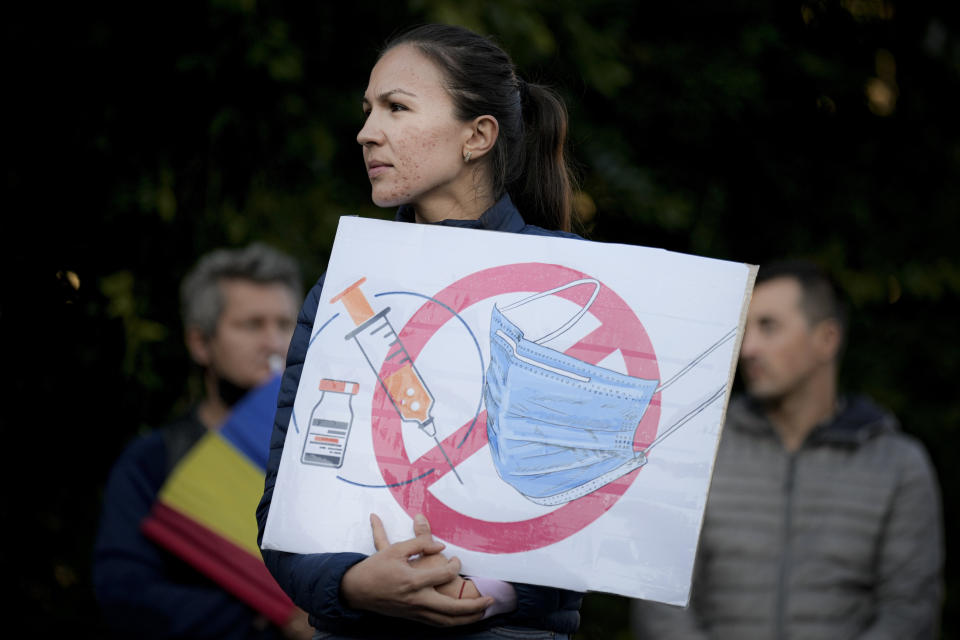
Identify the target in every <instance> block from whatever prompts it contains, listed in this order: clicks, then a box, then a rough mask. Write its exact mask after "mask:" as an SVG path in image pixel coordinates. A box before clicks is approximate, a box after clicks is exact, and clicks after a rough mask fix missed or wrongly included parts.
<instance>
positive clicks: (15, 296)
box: [0, 0, 960, 639]
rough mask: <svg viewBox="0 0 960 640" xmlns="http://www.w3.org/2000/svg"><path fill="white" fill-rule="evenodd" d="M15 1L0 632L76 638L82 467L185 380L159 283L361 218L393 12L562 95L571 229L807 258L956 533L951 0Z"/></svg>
mask: <svg viewBox="0 0 960 640" xmlns="http://www.w3.org/2000/svg"><path fill="white" fill-rule="evenodd" d="M26 4H27V3H20V6H18V7H17V8H13V9H11V8H9V7H7V8H6V10H5V14H6V15H5V18H4V20H3V32H4V37H3V47H4V50H5V51H4V53H5V55H4V56H3V59H4V71H5V73H4V74H3V78H4V85H5V88H6V91H4V94H5V95H6V98H5V99H4V103H5V107H6V108H5V109H4V111H5V115H4V116H3V121H4V125H5V126H4V133H3V149H4V151H5V153H4V164H5V167H4V187H5V188H4V192H5V197H4V200H5V204H4V207H3V209H4V213H3V223H2V224H3V226H2V229H3V233H2V242H3V244H2V255H3V263H2V265H3V277H2V298H0V305H2V306H0V329H2V333H0V340H2V352H0V353H2V354H3V357H4V360H5V362H6V370H7V375H6V379H7V383H5V384H4V401H3V406H4V411H3V414H2V415H3V423H2V429H3V442H4V448H3V451H4V452H5V453H6V457H7V461H6V464H4V465H3V467H4V469H5V475H6V477H5V482H4V489H5V495H4V499H3V500H2V501H0V504H2V507H0V508H2V516H3V523H4V533H5V536H6V543H5V544H4V549H3V556H2V557H3V575H4V577H5V580H6V586H7V588H8V589H10V591H11V592H12V594H13V595H12V598H8V611H11V612H14V613H15V615H16V619H18V620H25V621H27V623H28V624H29V626H30V627H31V628H32V629H33V632H34V633H33V635H34V636H35V637H46V636H51V637H52V636H54V635H56V636H61V635H62V634H63V633H65V632H66V633H70V634H76V635H80V636H82V637H83V636H91V635H94V636H95V635H97V634H98V633H100V632H101V631H102V627H101V622H100V620H99V617H98V615H97V610H96V604H95V602H94V600H93V596H92V591H91V586H90V563H89V560H90V550H91V545H92V541H93V536H94V533H95V528H96V521H97V515H98V511H99V507H100V497H101V491H102V487H103V483H104V481H105V478H106V475H107V472H108V470H109V467H110V464H111V463H112V461H113V460H114V459H115V457H116V456H117V455H118V454H119V452H120V451H121V449H122V448H123V447H124V446H125V445H126V444H127V443H128V442H129V441H130V439H131V438H133V437H135V436H136V435H137V434H138V433H141V432H143V431H144V430H146V429H148V428H149V427H151V426H155V425H158V424H160V423H161V422H163V421H164V419H165V418H167V417H168V416H169V415H170V414H171V413H172V412H174V411H176V410H179V409H181V408H183V407H184V406H186V404H187V403H188V402H189V401H190V399H191V398H192V397H195V394H196V391H197V388H198V387H197V378H196V375H195V374H196V372H195V371H193V370H192V369H191V367H190V365H189V363H188V360H187V357H186V353H185V350H184V349H183V346H182V334H181V330H180V326H179V316H178V304H177V286H178V283H179V280H180V278H181V277H182V276H183V274H184V273H185V271H186V270H187V269H188V268H189V267H190V265H192V264H193V262H194V261H195V260H196V258H197V257H198V256H199V255H200V254H202V253H203V252H205V251H207V250H210V249H212V248H214V247H217V246H221V245H231V246H239V245H243V244H246V243H248V242H250V241H253V240H263V241H266V242H269V243H272V244H274V245H275V246H277V247H279V248H281V249H283V250H285V251H288V252H290V253H291V254H293V255H294V256H295V257H296V258H297V259H298V260H299V261H300V263H301V265H302V266H303V271H304V275H305V279H306V280H307V281H308V282H312V281H314V280H315V279H316V277H317V276H319V275H320V273H321V272H322V271H323V269H324V265H325V263H326V259H327V257H328V252H329V250H330V245H331V242H332V239H333V231H334V229H335V226H336V222H337V219H338V217H339V216H340V215H344V214H360V215H363V216H377V217H390V216H392V212H387V211H381V210H377V209H375V208H374V207H373V206H372V204H371V203H370V201H369V185H368V182H367V178H366V176H365V173H364V171H363V167H362V161H361V156H360V153H359V148H358V146H357V144H356V141H355V137H356V133H357V131H358V129H359V127H360V126H361V111H360V96H361V94H362V92H363V89H364V87H365V85H366V81H367V78H368V75H369V70H370V67H371V66H372V64H373V62H374V60H375V55H376V51H377V49H378V47H379V46H380V45H381V44H382V43H383V41H384V40H385V39H386V38H387V37H388V36H389V35H390V34H391V33H392V32H393V31H394V30H396V29H399V28H401V27H404V26H407V25H410V24H412V23H415V22H424V21H448V22H455V23H459V24H464V25H466V26H468V27H471V28H474V29H476V30H478V31H481V32H484V33H491V34H495V35H496V36H497V37H498V38H499V40H500V41H501V42H502V43H503V44H504V46H505V48H506V49H507V50H508V51H510V52H511V53H512V54H513V56H514V59H515V61H516V62H517V64H518V66H519V68H520V70H521V73H522V75H523V76H524V77H525V78H526V79H528V80H530V81H542V82H547V83H550V84H552V85H554V86H555V87H556V88H558V90H559V91H560V92H561V93H562V94H563V96H564V97H565V98H566V100H567V103H568V105H569V108H570V112H571V117H572V130H571V150H572V152H573V155H574V157H575V158H576V160H577V163H578V168H579V173H580V179H581V186H582V195H581V196H580V197H579V199H578V208H579V211H580V212H581V214H582V216H583V220H584V223H583V226H582V228H581V229H580V230H581V231H582V232H583V233H584V234H585V235H587V236H588V237H590V238H592V239H594V240H600V241H615V242H628V243H636V244H643V245H648V246H658V247H664V248H667V249H671V250H674V251H681V252H686V253H695V254H699V255H705V256H711V257H716V258H722V259H729V260H736V261H740V262H750V263H755V264H756V263H763V262H765V261H769V260H771V259H774V258H781V257H801V256H802V257H808V258H812V259H814V260H816V261H818V262H819V263H821V264H822V265H824V266H825V267H827V268H828V269H829V270H830V271H831V273H833V274H834V275H835V276H836V277H837V278H838V280H839V281H840V282H841V283H842V284H843V285H844V286H845V287H846V289H847V290H848V292H849V294H850V302H851V305H852V307H853V315H854V321H853V326H852V335H851V344H850V347H849V350H848V353H847V357H846V360H845V363H844V367H843V371H842V378H843V384H844V386H845V388H847V389H848V390H852V391H862V392H866V393H869V394H871V395H873V396H874V397H875V398H876V399H877V400H878V401H880V402H881V403H882V404H884V405H886V406H887V407H889V408H890V409H892V410H894V411H895V412H896V413H897V414H898V416H899V417H900V419H901V421H902V422H903V427H904V429H905V430H906V431H907V432H908V433H911V434H913V435H915V436H916V437H918V438H919V439H920V440H922V441H923V442H924V443H925V444H926V446H927V447H928V449H929V451H930V454H931V456H932V457H933V460H934V463H935V464H936V467H937V470H938V474H939V477H940V481H941V484H942V487H943V494H944V507H945V519H946V528H947V538H948V540H949V539H950V538H956V536H957V528H958V521H957V518H958V510H957V506H956V504H957V497H958V493H960V475H958V465H957V455H956V453H955V451H956V450H957V446H958V436H960V405H958V401H957V396H958V393H957V389H958V382H957V380H958V375H960V348H958V345H957V340H956V336H957V324H958V323H957V319H958V313H957V311H958V301H960V296H958V293H960V260H958V251H957V248H956V243H957V238H958V231H960V220H958V215H957V213H958V211H960V183H958V179H957V176H958V170H960V99H958V97H960V91H958V89H960V3H956V2H943V3H928V2H921V1H913V2H905V1H902V2H893V1H891V0H806V1H803V2H796V1H788V2H769V3H767V2H759V1H746V0H729V1H727V2H715V1H706V0H703V1H699V0H685V1H678V2H635V1H632V0H631V1H603V0H550V1H546V0H508V1H504V2H498V3H483V4H482V8H480V7H481V4H480V3H477V4H473V3H461V2H458V1H456V0H409V1H407V2H393V3H382V5H379V6H372V5H368V4H366V3H321V2H313V1H307V0H301V1H298V2H290V3H283V2H263V1H261V2H258V1H255V0H208V1H205V2H201V1H168V2H163V3H149V2H147V3H125V4H117V5H116V6H112V5H110V4H94V3H69V4H67V3H64V4H63V5H62V6H58V5H57V4H56V3H53V4H49V5H43V6H42V7H35V8H33V9H27V8H25V7H24V6H23V5H26ZM648 276H649V274H638V277H648ZM953 550H954V548H953V547H950V548H948V557H947V573H946V582H947V587H948V590H947V600H946V603H945V608H944V617H943V634H942V635H943V638H960V620H958V609H960V603H958V597H960V584H958V566H957V562H956V558H955V557H954V554H953ZM583 613H584V623H583V627H582V629H581V631H580V633H578V634H577V638H579V639H587V638H597V639H600V638H603V639H607V638H627V637H628V635H627V607H626V600H624V599H623V598H618V597H614V596H608V595H601V594H592V595H589V596H588V597H587V600H586V604H585V607H584V612H583Z"/></svg>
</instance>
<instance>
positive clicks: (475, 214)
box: [257, 25, 581, 640]
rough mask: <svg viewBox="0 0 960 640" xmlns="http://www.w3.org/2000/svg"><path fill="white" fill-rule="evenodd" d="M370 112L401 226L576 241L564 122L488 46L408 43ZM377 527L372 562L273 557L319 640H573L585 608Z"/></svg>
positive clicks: (348, 556) (375, 159) (306, 313)
mask: <svg viewBox="0 0 960 640" xmlns="http://www.w3.org/2000/svg"><path fill="white" fill-rule="evenodd" d="M363 112H364V114H365V116H366V121H365V123H364V125H363V128H362V129H361V130H360V133H359V134H358V135H357V142H359V143H360V145H361V146H362V147H363V159H364V163H365V165H366V170H367V174H368V176H369V178H370V183H371V187H372V197H373V201H374V203H376V204H377V205H378V206H381V207H399V210H398V212H397V220H399V221H403V222H418V223H429V224H440V225H446V226H456V227H465V228H472V229H490V230H496V231H504V232H512V233H523V234H533V235H563V236H572V235H573V234H571V233H569V230H570V221H571V197H572V190H571V181H570V177H569V171H568V168H567V165H566V162H565V159H564V152H563V148H564V140H565V137H566V129H567V114H566V109H565V107H564V105H563V103H562V101H561V100H560V99H559V98H558V97H557V96H556V95H555V94H554V93H553V92H552V91H550V90H549V89H547V88H546V87H542V86H539V85H534V84H528V83H526V82H525V81H524V80H522V79H521V78H519V77H518V76H517V75H516V73H515V71H514V66H513V63H512V62H511V60H510V58H509V56H507V54H506V53H504V52H503V51H502V50H501V49H500V48H499V47H498V46H496V45H495V44H493V43H492V42H491V41H490V40H489V39H487V38H484V37H482V36H479V35H477V34H475V33H473V32H471V31H468V30H466V29H463V28H459V27H452V26H446V25H427V26H423V27H419V28H416V29H413V30H411V31H408V32H406V33H404V34H402V35H400V36H398V37H397V38H395V39H394V40H392V41H391V42H390V43H389V44H388V45H387V47H386V49H385V50H384V52H383V54H382V55H381V56H380V58H379V61H378V62H377V63H376V65H375V66H374V68H373V70H372V72H371V74H370V81H369V85H368V87H367V90H366V93H365V94H364V97H363ZM528 222H529V223H534V224H536V225H540V226H533V224H528ZM547 229H556V231H548V230H547ZM321 285H322V281H321V282H319V283H317V285H316V286H315V287H314V288H313V290H312V291H311V292H310V294H309V295H308V297H307V300H306V301H305V303H304V305H303V308H302V310H301V312H300V318H299V323H298V327H297V329H296V332H295V334H294V337H293V341H292V343H291V346H290V351H289V357H288V368H287V371H286V372H285V374H284V381H283V386H282V389H281V392H280V397H279V401H278V406H279V408H278V411H277V415H276V422H275V426H274V435H273V439H272V447H271V452H270V462H269V465H268V469H267V477H266V487H265V491H264V495H263V499H262V501H261V503H260V507H259V509H258V510H257V519H258V522H259V525H260V537H261V539H262V537H263V531H264V526H265V523H266V520H267V514H268V511H269V508H270V501H271V498H272V495H273V488H274V484H275V482H276V476H277V470H278V468H279V465H280V459H281V453H282V449H283V442H284V439H285V436H286V429H287V424H288V423H289V421H290V414H291V410H292V406H293V402H294V395H295V393H294V391H293V390H295V389H296V388H297V386H298V383H299V377H300V371H301V365H302V363H303V362H304V359H305V356H306V351H307V346H308V343H309V340H310V336H311V334H312V332H313V324H314V320H315V316H316V312H317V305H318V302H319V298H320V293H321ZM371 525H372V528H373V538H374V542H375V546H376V549H377V552H376V553H375V554H373V555H371V556H364V555H362V554H357V553H320V554H309V555H300V554H292V553H284V552H279V551H269V550H264V552H263V556H264V560H265V561H266V564H267V567H268V568H269V569H270V571H271V573H272V574H273V575H274V577H275V578H276V579H277V582H278V583H279V584H280V586H281V587H283V589H284V590H285V591H286V592H287V593H288V594H290V596H291V597H292V599H293V600H294V602H296V603H297V604H298V605H299V606H300V607H302V608H303V609H305V610H306V611H307V612H308V613H310V615H311V618H310V619H311V623H312V624H313V625H314V626H315V627H316V628H317V629H319V633H318V635H317V638H332V639H336V638H424V637H432V638H437V637H440V638H448V637H449V638H473V639H478V640H479V639H481V638H504V637H507V638H509V637H522V638H567V637H569V634H572V633H573V632H574V631H575V630H576V629H577V627H578V624H579V618H580V615H579V608H580V601H581V595H580V594H578V593H574V592H570V591H564V590H559V589H552V588H547V587H539V586H532V585H522V584H510V583H505V582H500V581H497V580H487V579H482V578H473V577H471V578H469V579H465V578H463V577H462V576H460V575H459V571H460V563H459V561H458V560H457V559H456V558H447V557H445V556H444V555H443V553H442V551H443V545H442V544H441V543H439V542H436V541H434V540H433V538H432V536H431V535H430V528H429V523H428V522H427V521H426V519H424V518H423V516H418V517H417V518H416V519H415V522H414V532H413V533H414V537H412V538H411V539H408V540H404V541H400V542H393V543H391V541H390V540H388V539H387V536H386V533H385V531H384V528H383V526H382V524H381V522H380V520H379V519H378V518H377V517H376V516H372V517H371ZM411 558H413V559H412V560H411Z"/></svg>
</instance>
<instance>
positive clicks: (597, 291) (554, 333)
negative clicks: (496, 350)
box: [500, 278, 600, 344]
mask: <svg viewBox="0 0 960 640" xmlns="http://www.w3.org/2000/svg"><path fill="white" fill-rule="evenodd" d="M581 284H592V285H593V294H591V296H590V299H589V300H587V304H585V305H583V306H582V307H580V311H578V312H577V313H576V314H574V315H573V317H572V318H570V319H569V320H567V321H566V322H565V323H563V325H562V326H560V327H559V328H557V329H554V330H553V331H551V332H550V333H548V334H546V335H544V336H541V337H540V338H537V339H536V340H531V342H533V343H535V344H546V343H547V342H550V341H551V340H553V339H554V338H557V337H559V336H561V335H563V334H564V333H565V332H566V331H567V330H568V329H569V328H570V327H572V326H573V325H575V324H576V323H577V322H579V320H580V318H582V317H583V316H584V314H586V313H587V311H589V310H590V305H592V304H593V301H594V300H596V299H597V296H598V295H599V294H600V281H599V280H597V279H596V278H583V279H581V280H574V281H573V282H568V283H567V284H565V285H561V286H559V287H556V288H554V289H550V290H549V291H542V292H540V293H534V294H533V295H529V296H527V297H526V298H523V299H522V300H517V301H516V302H513V303H510V304H508V305H507V306H505V307H502V308H500V311H510V310H511V309H516V308H517V307H520V306H523V305H525V304H527V303H528V302H533V301H534V300H539V299H540V298H544V297H546V296H549V295H553V294H554V293H557V292H559V291H563V290H564V289H570V288H571V287H576V286H577V285H581Z"/></svg>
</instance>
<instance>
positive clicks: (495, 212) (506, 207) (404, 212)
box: [396, 193, 526, 233]
mask: <svg viewBox="0 0 960 640" xmlns="http://www.w3.org/2000/svg"><path fill="white" fill-rule="evenodd" d="M396 220H397V221H398V222H416V217H415V215H414V212H413V207H412V206H410V205H408V204H405V205H403V206H402V207H400V208H399V209H398V210H397V216H396ZM434 224H439V225H442V226H445V227H460V228H462V229H487V230H489V231H507V232H510V233H517V232H519V231H520V230H521V229H523V228H524V227H525V226H526V223H525V222H524V221H523V217H522V216H521V215H520V212H519V211H517V208H516V207H515V206H514V205H513V200H511V199H510V196H509V195H508V194H506V193H505V194H503V196H501V197H500V199H499V200H497V201H496V202H495V203H494V205H493V206H492V207H490V208H489V209H487V210H486V211H484V212H483V214H481V215H480V217H479V218H477V219H476V220H441V221H440V222H437V223H434Z"/></svg>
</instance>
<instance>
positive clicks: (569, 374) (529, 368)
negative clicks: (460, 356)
mask: <svg viewBox="0 0 960 640" xmlns="http://www.w3.org/2000/svg"><path fill="white" fill-rule="evenodd" d="M580 284H593V285H594V286H595V287H596V289H595V290H594V293H593V297H592V298H591V299H590V301H589V302H588V303H587V304H586V305H585V306H584V307H583V308H582V309H581V310H580V312H579V313H578V314H577V315H575V316H574V317H573V318H571V319H570V320H569V321H568V322H567V323H565V324H564V325H563V326H562V327H560V328H559V329H557V330H556V331H553V332H552V333H550V334H548V335H546V336H543V337H542V338H537V339H535V340H530V339H528V338H526V337H525V336H524V333H523V331H522V330H521V329H520V328H519V327H517V326H516V325H515V324H513V322H511V321H510V320H509V319H508V318H507V317H506V316H505V315H503V313H502V311H501V309H499V308H497V307H494V308H493V311H492V314H491V319H490V365H489V367H488V368H487V375H486V381H485V386H484V401H485V402H486V408H487V439H488V441H489V443H490V451H491V454H492V456H493V462H494V465H495V467H496V469H497V472H498V473H499V474H500V477H501V478H502V479H503V480H504V481H506V482H507V483H508V484H510V485H511V486H512V487H514V488H515V489H516V490H517V491H519V492H520V493H521V494H522V495H523V496H525V497H526V498H528V499H529V500H531V501H533V502H535V503H537V504H541V505H546V506H553V505H560V504H564V503H566V502H569V501H571V500H575V499H577V498H580V497H582V496H585V495H587V494H588V493H592V492H593V491H596V490H597V489H599V488H600V487H603V486H604V485H606V484H608V483H610V482H613V481H614V480H616V479H617V478H620V477H621V476H623V475H625V474H627V473H629V472H630V471H633V470H634V469H636V468H638V467H641V466H643V465H644V464H645V463H646V461H647V457H646V455H645V454H644V453H643V452H639V451H634V447H633V439H634V432H635V430H636V428H637V424H638V423H639V422H640V419H641V418H642V417H643V414H644V412H645V411H646V409H647V406H648V405H649V404H650V399H651V398H652V397H653V394H654V393H655V392H656V390H657V388H658V381H657V380H643V379H641V378H635V377H631V376H628V375H624V374H621V373H617V372H615V371H611V370H609V369H604V368H602V367H598V366H596V365H592V364H588V363H586V362H583V361H582V360H578V359H576V358H572V357H570V356H567V355H565V354H563V353H561V352H559V351H556V350H554V349H550V348H549V347H545V346H543V343H545V342H547V341H549V340H551V339H553V338H555V337H557V336H558V335H560V334H561V333H562V332H564V331H566V330H567V329H568V328H569V327H570V326H572V325H573V324H574V323H576V322H577V321H578V320H579V319H580V318H581V317H582V316H583V314H584V313H586V311H587V309H588V308H589V306H590V304H591V303H592V302H593V300H594V299H595V298H596V295H597V293H598V292H599V287H600V283H599V282H597V281H596V280H577V281H575V282H572V283H570V284H568V285H565V286H564V287H559V288H557V289H554V290H551V291H547V292H544V293H540V294H535V295H533V296H530V297H528V298H525V299H524V300H521V301H519V302H517V303H514V304H512V305H510V306H507V307H504V308H503V310H504V311H509V310H510V309H512V308H516V307H517V306H520V305H522V304H526V303H527V302H531V301H533V300H534V299H537V298H540V297H543V296H546V295H550V294H552V293H555V292H557V291H559V290H561V289H565V288H568V287H572V286H576V285H580Z"/></svg>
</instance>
